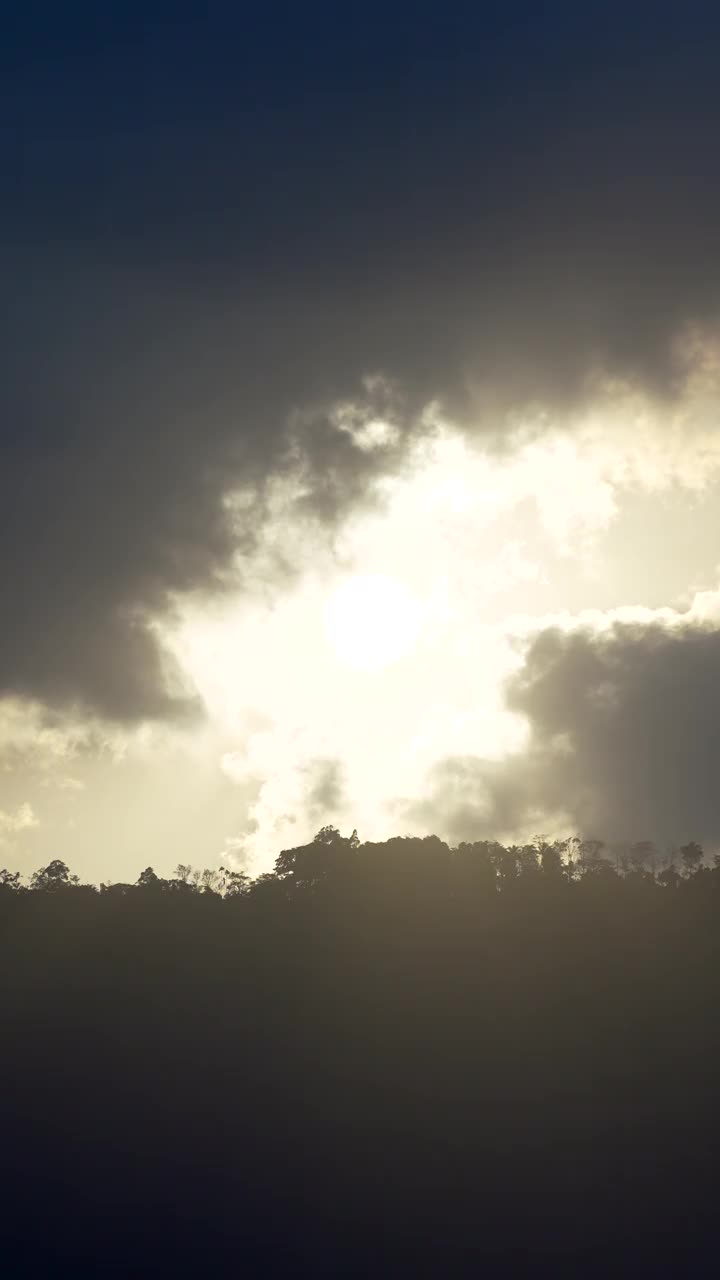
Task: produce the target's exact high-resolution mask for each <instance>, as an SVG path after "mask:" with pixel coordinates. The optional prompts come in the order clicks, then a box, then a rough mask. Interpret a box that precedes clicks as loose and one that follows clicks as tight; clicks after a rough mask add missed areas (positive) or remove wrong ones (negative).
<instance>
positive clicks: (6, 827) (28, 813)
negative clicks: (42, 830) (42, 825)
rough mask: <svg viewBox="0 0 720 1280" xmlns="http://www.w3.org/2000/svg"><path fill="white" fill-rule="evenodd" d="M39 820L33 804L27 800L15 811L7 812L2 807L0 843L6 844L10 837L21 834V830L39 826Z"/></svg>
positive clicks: (0, 812) (0, 813)
mask: <svg viewBox="0 0 720 1280" xmlns="http://www.w3.org/2000/svg"><path fill="white" fill-rule="evenodd" d="M38 822H39V820H38V818H37V817H36V815H35V813H34V811H33V808H32V805H30V804H28V803H27V801H26V802H25V803H23V804H21V805H19V806H18V808H17V809H16V810H15V812H14V813H6V812H4V810H2V809H0V844H4V843H5V842H6V841H7V840H8V838H12V837H13V836H16V835H19V833H20V832H21V831H29V830H31V829H32V828H33V827H37V826H38Z"/></svg>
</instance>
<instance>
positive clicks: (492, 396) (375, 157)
mask: <svg viewBox="0 0 720 1280" xmlns="http://www.w3.org/2000/svg"><path fill="white" fill-rule="evenodd" d="M471 8H472V7H471V6H466V10H467V12H465V13H463V14H462V15H455V17H454V18H453V20H452V21H449V22H448V23H447V24H444V23H443V24H441V25H440V26H438V24H436V23H435V22H434V21H433V22H432V23H426V22H423V21H417V22H413V23H411V24H410V25H409V26H408V24H407V22H405V21H404V20H402V19H401V18H400V17H397V18H395V19H392V18H389V17H388V16H387V14H383V17H382V25H381V28H380V27H379V26H378V28H377V29H382V32H383V38H382V40H378V39H377V38H376V26H375V24H376V22H377V21H378V19H377V15H375V14H374V13H372V12H371V11H368V12H367V13H364V17H363V19H362V20H361V21H360V23H359V29H356V28H355V27H354V26H353V32H352V33H348V32H347V31H346V30H345V26H346V24H339V25H332V24H331V26H328V18H327V14H326V13H323V15H322V17H321V18H320V19H319V21H320V22H321V24H322V32H319V30H318V28H317V26H316V22H315V20H307V21H306V20H305V19H304V20H303V23H302V25H301V26H298V28H297V30H295V33H294V36H293V40H292V41H289V42H288V48H292V50H293V56H292V58H285V57H281V56H280V54H279V52H278V48H277V40H276V38H275V37H274V35H271V33H270V31H269V29H268V30H265V28H264V27H263V29H262V30H259V29H256V28H255V27H254V28H253V34H252V35H251V34H250V33H248V32H247V31H245V29H244V28H243V30H242V33H241V35H240V37H239V38H238V34H239V33H238V28H237V27H236V26H235V25H234V22H233V20H232V19H228V21H227V23H226V22H225V21H224V20H223V21H220V20H216V19H214V18H212V17H208V19H207V22H202V23H200V27H201V28H202V32H201V33H200V32H199V31H198V32H197V33H195V34H193V35H192V36H191V35H190V34H189V33H186V34H183V33H182V32H180V31H178V32H177V33H176V36H175V37H174V40H173V42H172V44H171V45H170V46H168V48H167V49H164V50H163V58H162V64H163V89H162V92H161V93H159V94H158V95H150V97H148V96H147V95H144V94H139V95H118V94H117V92H116V88H115V87H116V86H117V84H118V83H119V82H120V80H121V81H122V83H127V82H129V81H130V80H132V81H133V82H137V83H139V84H148V83H153V82H154V77H155V76H156V73H157V65H158V64H157V50H156V49H155V48H154V47H152V41H151V42H150V44H148V45H147V47H146V42H145V41H141V42H138V41H135V40H129V41H126V40H124V39H117V38H115V33H114V28H106V26H105V22H106V19H104V18H103V19H101V20H100V22H99V25H98V27H97V30H94V31H93V32H84V35H83V40H84V41H85V42H86V43H85V44H84V45H83V47H84V48H86V50H87V56H86V58H85V60H84V63H83V67H82V68H81V67H79V65H78V62H77V58H76V57H75V56H69V54H68V48H67V47H66V45H65V44H64V43H63V41H62V40H59V37H58V34H57V33H54V35H53V36H52V37H50V38H51V39H52V40H58V44H57V46H54V45H53V46H52V56H48V57H47V58H46V57H42V56H37V52H36V50H35V44H34V41H35V38H36V35H37V33H36V32H34V31H33V33H32V40H29V39H28V35H27V33H25V35H23V33H22V31H21V30H20V28H18V29H17V30H15V29H14V30H13V32H12V33H10V35H9V39H10V44H9V46H8V68H9V69H10V68H11V69H12V74H10V73H9V75H8V77H7V83H6V85H5V90H6V93H7V95H8V120H9V122H10V124H9V127H10V132H11V133H12V134H13V136H15V137H17V139H18V146H19V147H20V148H21V149H22V155H23V163H22V164H17V165H15V164H14V163H9V164H8V165H7V166H6V171H5V183H4V191H3V200H2V205H1V209H0V219H1V222H2V228H1V229H2V237H1V242H2V245H3V248H2V259H3V260H2V263H0V267H1V268H2V275H3V288H4V294H5V301H6V314H7V315H8V317H11V320H8V322H7V323H6V324H5V325H4V327H3V331H2V333H1V334H0V340H1V341H2V347H3V355H4V357H5V362H6V365H7V371H6V374H5V377H4V378H3V383H2V387H3V390H2V404H1V405H0V445H1V447H2V467H1V468H0V510H2V513H3V515H2V518H3V546H4V547H9V548H11V552H10V554H8V555H3V558H2V568H1V569H0V591H1V592H2V600H3V617H4V626H3V631H2V636H0V671H1V672H2V686H1V687H0V693H5V694H7V693H12V694H17V695H22V696H26V697H29V698H36V699H40V700H43V701H45V702H47V703H49V704H51V705H53V706H62V707H65V708H68V707H69V708H76V707H77V708H78V709H80V710H82V709H85V710H89V711H90V712H92V713H97V714H98V715H101V716H104V717H106V718H112V719H116V720H118V721H125V722H133V721H135V720H138V719H143V718H148V717H156V718H160V719H162V718H167V719H173V718H179V719H181V720H182V719H183V718H184V717H188V716H192V715H193V714H196V713H198V711H199V708H198V706H197V703H196V701H195V700H194V691H193V690H192V689H191V688H188V687H186V686H185V685H184V684H183V682H182V681H181V680H180V678H179V674H178V672H177V670H173V669H172V668H171V664H170V661H169V659H168V657H167V655H166V654H163V653H162V651H161V648H160V644H159V636H158V633H157V632H156V631H154V630H153V628H152V625H151V624H152V622H153V620H154V619H157V618H159V617H160V618H162V619H163V620H164V621H166V622H167V621H168V620H169V619H170V618H171V617H172V609H173V606H174V603H175V601H176V598H177V597H178V595H182V594H183V593H186V592H193V591H198V592H208V593H209V592H212V591H213V590H215V589H218V588H219V587H220V586H221V585H222V584H223V583H226V582H227V580H228V577H231V578H232V576H233V573H235V572H236V571H237V568H238V558H237V556H238V552H240V553H243V554H244V553H245V552H250V551H252V548H253V546H254V543H255V540H256V538H257V535H258V532H259V530H260V528H261V527H262V526H263V525H264V523H265V511H264V501H265V496H266V487H267V484H268V482H269V480H270V479H271V478H274V477H277V476H278V475H279V476H284V475H290V476H293V477H296V478H297V479H298V480H299V482H300V484H301V487H303V488H304V491H305V492H304V495H303V496H302V498H300V497H299V498H298V502H300V501H302V503H303V504H304V509H305V511H306V512H307V513H308V515H309V516H311V517H312V518H314V519H317V520H320V521H326V522H329V523H331V524H332V523H333V522H334V521H336V520H341V519H342V517H343V515H344V513H345V512H346V511H347V510H348V508H349V506H351V505H352V504H353V503H355V502H357V501H364V498H365V496H366V493H367V490H368V486H369V485H372V483H373V480H374V478H375V477H376V476H377V475H378V474H379V472H380V471H381V470H382V469H383V468H385V469H387V470H392V469H393V467H394V466H395V463H396V461H397V459H398V458H399V457H401V456H402V452H403V447H404V442H405V440H406V438H407V436H408V434H410V435H414V434H416V433H417V432H418V431H420V430H421V427H420V422H421V416H422V408H423V407H424V406H426V405H427V404H429V403H430V402H433V401H441V402H442V403H443V405H444V406H445V410H446V412H447V415H448V418H449V420H451V421H454V422H457V423H459V424H461V425H463V426H464V427H465V428H466V429H467V430H469V431H472V432H473V433H475V432H477V433H479V434H481V435H487V436H488V438H489V437H494V438H495V440H496V442H500V441H501V440H502V438H505V437H512V435H513V433H512V430H510V428H509V427H508V415H510V416H512V414H513V413H514V412H515V411H517V410H518V409H519V408H523V407H524V406H526V405H527V404H528V403H532V404H534V405H539V406H541V408H547V407H548V406H549V407H550V409H551V410H552V412H553V414H554V415H555V418H556V419H559V418H563V420H566V419H567V418H568V416H572V414H573V413H574V412H575V411H576V409H577V406H578V405H582V404H584V403H585V402H586V399H587V394H588V393H587V384H588V374H589V373H592V372H593V371H601V372H604V373H606V372H608V371H609V372H610V373H611V374H612V375H613V376H614V377H616V378H618V379H621V380H625V381H626V382H628V383H630V384H632V385H634V386H639V387H641V388H642V389H643V390H645V391H647V392H648V393H650V394H652V395H654V396H656V397H657V398H659V399H662V400H663V401H667V402H672V400H673V397H674V396H675V394H676V389H677V388H676V384H677V380H678V376H679V374H678V368H679V364H678V362H679V360H680V357H679V356H678V353H677V351H676V350H675V349H674V346H673V343H674V339H675V337H676V335H677V334H678V332H681V331H682V330H683V327H684V326H685V325H686V324H687V323H688V322H689V321H693V322H698V323H700V324H706V325H709V324H711V323H712V321H713V318H714V317H716V316H717V313H718V308H719V307H720V294H719V292H718V288H717V283H716V281H715V279H714V276H713V273H712V271H709V270H708V268H707V264H708V262H712V261H713V260H714V256H715V240H716V228H717V225H718V213H719V210H720V183H719V182H718V180H717V176H716V175H715V174H714V173H713V172H712V171H711V166H710V167H709V166H708V162H707V157H708V156H710V155H712V154H713V152H714V148H715V136H714V118H715V112H714V111H713V109H712V107H713V104H714V103H715V102H716V100H717V92H718V90H717V76H716V69H715V66H714V64H713V63H712V59H711V57H710V52H709V51H710V50H711V49H712V46H713V42H712V40H711V39H708V40H702V39H698V40H694V39H689V38H688V39H687V40H684V41H681V42H678V41H677V40H676V39H675V34H674V32H673V30H672V26H671V25H670V26H668V23H667V22H666V21H665V20H663V19H661V18H660V17H657V19H656V18H654V19H653V22H652V24H648V23H647V22H646V21H644V20H643V21H642V22H639V21H638V22H635V21H634V20H632V19H631V18H629V17H628V16H627V14H626V13H624V12H623V15H622V30H623V59H622V65H620V61H619V59H618V54H617V46H616V44H612V43H610V42H609V41H608V40H606V39H605V37H604V35H603V32H602V31H601V30H600V29H599V28H598V27H597V24H595V23H594V22H592V21H591V19H590V18H589V17H587V16H586V17H585V18H584V19H581V18H575V17H570V16H567V19H565V18H564V19H563V22H562V23H561V24H560V25H561V27H562V30H561V31H558V29H557V27H556V26H555V25H554V24H553V23H552V22H551V23H548V24H543V26H542V27H540V26H538V25H537V21H536V19H535V18H534V17H533V15H531V14H528V15H525V18H524V19H523V21H521V22H516V21H511V20H510V19H505V18H503V17H502V16H500V15H499V14H497V15H488V14H487V13H485V12H484V11H483V6H476V7H475V8H476V13H474V14H473V13H472V12H471ZM306 18H307V15H306ZM107 21H109V19H108V20H107ZM113 21H114V19H113ZM365 24H367V25H365ZM226 28H227V29H226ZM701 28H702V24H701V27H700V28H699V29H701ZM607 29H608V31H613V30H615V24H614V22H612V21H608V23H607ZM193 31H194V32H195V28H193ZM409 31H411V34H410V35H409V34H408V32H409ZM320 34H321V35H322V38H321V39H320V38H318V37H319V35H320ZM13 42H17V44H16V45H15V44H14V43H13ZM408 42H409V43H408ZM230 49H232V50H233V59H232V62H231V63H228V60H227V57H228V50H230ZM278 57H280V62H279V63H278ZM237 59H240V60H241V66H242V69H241V66H240V64H239V63H238V62H237ZM189 66H192V68H193V71H192V77H191V87H189V85H188V67H189ZM429 66H431V67H432V77H431V79H432V91H429V81H428V67H429ZM98 67H101V68H102V73H100V74H98V73H97V71H96V72H95V73H93V72H91V71H90V70H89V69H90V68H96V69H97V68H98ZM627 67H632V74H628V72H627V70H626V68H627ZM88 76H90V79H89V80H88V79H87V78H86V77H88ZM610 83H612V86H613V90H612V93H609V92H608V89H607V86H608V84H610ZM114 86H115V87H114ZM88 101H91V102H92V103H93V110H91V111H89V110H88V109H87V103H88ZM28 102H37V103H46V104H47V108H48V109H47V110H43V111H39V110H38V111H28V109H27V103H28ZM248 102H252V104H253V105H252V110H249V109H248ZM668 103H669V104H671V106H670V107H668ZM161 104H162V105H161ZM188 104H191V105H190V106H189V105H188ZM378 372H379V373H380V374H381V375H382V377H381V378H380V380H379V381H376V382H375V383H374V384H372V385H370V384H366V385H365V387H364V390H363V391H362V394H361V395H360V396H359V397H358V398H359V400H360V401H362V400H363V398H365V399H367V401H368V404H369V408H368V409H367V411H366V409H364V408H361V409H359V410H356V409H352V408H351V409H350V410H348V409H347V407H346V408H345V409H339V408H338V407H337V406H338V405H345V406H347V404H348V402H351V403H354V397H355V393H356V390H357V389H358V388H362V387H363V382H362V380H363V378H365V377H366V376H367V375H368V374H377V373H378ZM390 385H392V386H394V387H399V388H402V396H401V398H402V401H403V404H402V407H401V410H398V407H397V404H396V403H395V401H396V400H397V396H398V394H399V393H393V395H392V396H389V397H388V395H387V394H386V393H385V392H383V393H382V394H380V393H379V392H378V390H377V388H378V387H379V386H384V387H387V386H390ZM371 402H372V403H371ZM333 418H334V420H333ZM288 424H291V425H290V426H288ZM551 479H552V477H551V475H548V478H547V487H548V495H550V494H551V493H553V494H554V495H555V496H554V497H552V498H551V497H550V496H549V497H548V506H547V512H548V516H549V514H550V504H551V503H552V508H553V510H554V512H555V515H556V518H557V520H558V522H559V525H561V524H562V511H563V504H562V502H560V501H557V500H556V498H557V494H556V491H555V490H553V487H552V484H551ZM588 488H589V486H588ZM240 491H242V492H245V493H248V492H250V493H252V494H253V495H254V502H253V504H251V507H250V508H248V509H247V512H246V515H247V518H246V519H245V520H244V522H243V523H242V525H241V524H240V523H239V522H238V519H237V512H235V516H234V517H233V515H232V513H231V512H230V511H229V509H228V507H227V505H226V504H225V502H224V498H225V497H226V495H227V494H228V493H233V492H240ZM594 502H595V505H593V506H592V508H591V507H590V506H588V508H587V510H588V514H589V515H590V512H591V511H592V520H594V521H595V522H598V521H600V520H602V519H608V518H610V516H611V514H612V495H611V494H609V493H608V492H607V490H605V489H602V488H601V487H600V486H596V488H595V491H594ZM568 537H569V538H571V537H572V531H570V533H569V534H568Z"/></svg>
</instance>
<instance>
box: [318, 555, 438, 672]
mask: <svg viewBox="0 0 720 1280" xmlns="http://www.w3.org/2000/svg"><path fill="white" fill-rule="evenodd" d="M420 626H421V610H420V605H419V604H418V602H417V601H416V600H415V598H414V597H413V596H412V594H411V593H410V591H409V590H408V589H407V587H406V586H405V585H404V583H402V582H400V581H399V580H398V579H397V578H392V577H387V576H385V575H384V574H376V573H373V574H356V575H353V576H352V577H350V578H348V579H346V581H345V582H343V583H341V585H340V586H339V587H337V589H336V590H335V591H334V592H333V594H332V595H331V597H330V600H329V601H328V604H327V607H326V610H325V633H326V636H327V638H328V640H329V642H330V645H331V647H332V649H333V650H334V652H335V654H336V655H337V657H338V658H339V659H340V661H341V662H342V663H344V664H345V665H346V666H348V667H352V668H353V669H354V670H356V671H379V670H381V669H382V668H383V667H388V666H390V665H391V664H392V663H395V662H398V661H399V660H400V659H401V658H403V657H405V656H406V655H407V654H408V653H409V652H410V651H411V650H412V649H413V648H414V647H415V644H416V642H417V638H418V634H419V631H420Z"/></svg>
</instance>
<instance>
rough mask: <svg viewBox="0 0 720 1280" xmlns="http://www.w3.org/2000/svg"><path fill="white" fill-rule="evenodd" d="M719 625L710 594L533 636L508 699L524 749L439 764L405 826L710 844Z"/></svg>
mask: <svg viewBox="0 0 720 1280" xmlns="http://www.w3.org/2000/svg"><path fill="white" fill-rule="evenodd" d="M719 622H720V596H718V593H716V592H713V593H710V592H707V593H703V594H701V595H699V596H698V597H697V598H696V600H695V601H694V603H693V605H692V607H691V608H690V609H689V610H687V611H686V612H684V613H679V612H676V611H674V610H671V609H664V610H658V611H651V610H642V609H627V610H617V611H614V612H612V613H610V614H607V615H601V614H599V613H597V614H596V615H594V616H593V615H589V614H588V615H585V616H584V617H580V618H575V619H571V618H570V617H566V618H564V619H562V620H559V621H558V622H557V623H556V624H555V625H546V626H539V624H538V623H537V622H536V624H535V628H536V629H535V634H534V635H532V636H531V638H530V639H529V642H528V645H527V651H526V654H525V658H524V662H523V664H522V666H521V667H520V669H519V670H518V671H517V672H516V673H514V674H513V675H512V676H511V677H510V678H509V680H508V683H507V688H506V697H507V705H508V708H509V709H510V710H511V711H512V712H514V713H516V714H518V715H521V716H523V717H525V718H526V720H527V722H528V725H529V738H528V740H527V744H526V745H525V747H524V748H523V749H522V750H521V751H519V752H517V753H515V754H511V755H509V756H507V757H506V758H505V759H504V760H501V761H493V762H489V761H486V760H482V759H480V758H478V757H473V756H471V755H468V756H464V757H453V758H447V759H445V760H443V761H439V762H438V763H436V764H435V765H434V766H433V767H432V768H431V769H430V771H429V774H428V777H427V779H426V788H425V793H424V797H423V799H422V800H420V801H418V802H415V803H414V804H411V805H409V806H408V810H407V811H408V813H409V814H410V815H411V816H412V817H413V818H414V819H416V820H424V821H426V822H428V823H430V824H431V825H434V827H435V828H437V829H438V830H440V831H441V833H443V834H447V835H449V836H451V837H453V838H456V839H468V838H472V837H476V838H477V837H479V836H482V835H488V834H494V835H503V834H510V835H512V834H531V833H532V832H533V831H537V830H544V831H547V830H549V829H550V830H553V831H558V830H560V831H562V830H563V829H565V830H567V829H574V830H578V831H580V832H582V833H584V834H585V835H596V836H601V837H603V838H610V839H622V838H626V839H632V840H636V839H643V838H651V839H657V840H659V841H681V840H687V839H689V838H690V837H693V838H698V839H701V840H706V841H709V842H714V843H717V842H718V841H720V810H718V805H717V778H716V773H717V759H718V753H719V751H720V682H719V681H718V673H719V672H720V628H719V627H718V623H719Z"/></svg>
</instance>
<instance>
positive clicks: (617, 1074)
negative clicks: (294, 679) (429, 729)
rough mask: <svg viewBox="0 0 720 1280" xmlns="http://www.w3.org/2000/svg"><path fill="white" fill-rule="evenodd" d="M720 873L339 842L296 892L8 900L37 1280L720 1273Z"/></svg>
mask: <svg viewBox="0 0 720 1280" xmlns="http://www.w3.org/2000/svg"><path fill="white" fill-rule="evenodd" d="M719 890H720V866H718V860H717V859H710V858H707V857H705V855H704V853H703V850H702V848H701V847H700V846H699V845H698V844H697V843H694V842H692V843H688V844H686V845H684V846H683V847H682V848H680V849H678V850H677V851H670V852H666V853H663V854H660V853H659V852H658V851H657V850H656V849H655V848H654V846H653V845H651V844H649V843H648V842H643V843H641V844H632V845H615V846H607V847H606V846H604V845H603V844H602V843H601V842H600V841H598V840H581V839H572V840H566V841H549V840H547V839H545V838H543V837H538V838H537V839H536V840H535V841H533V842H532V843H530V844H526V845H523V846H513V847H507V846H504V845H501V844H499V843H496V842H488V841H481V842H475V843H464V844H460V845H459V846H458V847H457V848H450V847H449V846H448V845H447V844H446V843H444V842H443V841H441V840H439V839H438V838H437V837H434V836H430V837H427V838H425V839H416V838H409V837H405V838H398V839H392V840H388V841H385V842H378V843H372V842H366V843H361V842H360V841H359V840H358V837H357V835H356V833H353V835H352V836H350V837H344V836H341V835H340V833H339V832H338V831H337V830H336V829H335V828H333V827H325V828H323V829H322V830H321V831H320V832H318V834H317V836H316V837H315V839H314V840H313V841H312V842H311V843H310V844H307V845H303V846H301V847H298V848H295V849H288V850H284V851H283V852H282V853H280V855H279V857H278V858H277V860H276V863H275V869H274V871H273V873H271V874H266V875H261V876H259V877H257V878H256V879H250V878H249V877H248V876H246V875H244V874H243V873H242V872H239V871H233V870H229V869H215V870H207V871H194V870H193V869H192V868H191V867H189V866H179V867H178V868H177V871H176V873H175V874H174V875H173V876H172V877H171V878H162V877H160V876H157V875H156V874H155V872H154V871H153V870H152V868H147V870H145V871H144V872H143V873H142V874H141V876H140V877H139V879H138V881H137V883H136V884H134V885H129V884H104V885H101V886H100V887H99V888H96V887H94V886H91V885H82V884H80V883H79V882H78V879H77V877H75V876H73V875H72V874H71V872H70V870H69V868H68V867H67V865H66V864H65V863H64V862H61V861H53V862H51V863H50V864H49V865H48V866H46V867H44V868H41V869H40V870H38V871H36V872H35V873H34V875H32V877H31V879H30V882H29V884H27V885H25V884H24V883H23V881H22V878H21V877H20V876H19V875H18V874H17V873H11V872H7V871H5V872H0V938H1V943H0V950H1V957H2V965H1V967H0V971H1V973H2V980H1V988H0V1016H1V1020H2V1021H1V1026H2V1042H3V1049H2V1055H1V1056H0V1098H2V1109H1V1115H0V1119H1V1122H2V1125H1V1128H0V1134H1V1135H2V1144H3V1148H2V1149H3V1163H4V1167H5V1170H6V1175H7V1176H6V1179H5V1181H6V1189H5V1193H4V1211H5V1212H4V1218H5V1227H4V1229H3V1237H2V1239H3V1244H2V1246H1V1247H2V1250H3V1251H4V1257H5V1262H6V1268H5V1270H6V1273H7V1274H8V1275H13V1276H14V1275H19V1274H41V1275H54V1274H60V1269H61V1268H67V1267H68V1266H70V1267H72V1268H73V1274H81V1273H84V1274H91V1275H97V1274H105V1273H109V1274H123V1275H125V1274H148V1275H150V1274H153V1273H159V1274H165V1272H167V1273H168V1274H176V1273H178V1272H179V1271H181V1270H187V1271H189V1272H191V1273H193V1274H228V1275H229V1274H232V1275H238V1274H250V1275H275V1274H282V1275H286V1274H293V1273H294V1274H302V1275H304V1274H308V1275H318V1274H323V1275H338V1276H341V1275H347V1274H358V1275H368V1274H381V1275H385V1274H387V1275H404V1274H408V1275H421V1274H432V1275H438V1276H440V1275H442V1276H445V1275H461V1274H462V1275H465V1274H467V1275H475V1274H477V1272H478V1270H480V1269H482V1267H483V1266H485V1265H488V1266H490V1267H491V1268H494V1269H495V1271H496V1272H497V1271H498V1270H499V1269H501V1268H502V1269H505V1268H509V1269H511V1270H513V1271H514V1272H516V1273H519V1272H522V1271H527V1272H528V1273H529V1272H530V1271H533V1272H535V1271H536V1270H537V1269H538V1268H542V1267H547V1266H551V1267H553V1268H555V1267H558V1266H564V1265H568V1266H570V1267H572V1268H575V1269H577V1273H578V1274H580V1273H581V1272H582V1273H583V1274H587V1273H593V1274H603V1275H606V1274H608V1272H609V1271H612V1272H613V1273H614V1274H625V1273H627V1274H637V1272H638V1269H643V1268H644V1269H645V1270H646V1272H647V1273H648V1274H653V1275H658V1274H666V1273H667V1274H678V1273H683V1268H684V1269H685V1272H686V1273H687V1268H688V1267H691V1268H692V1267H696V1266H699V1265H700V1264H701V1262H702V1263H703V1265H704V1260H705V1259H706V1258H707V1256H708V1251H709V1250H711V1251H713V1253H712V1256H717V1241H716V1230H717V1228H716V1223H717V1217H718V1193H717V1189H716V1185H715V1167H716V1161H717V1145H716V1143H717V1137H718V1130H717V1121H716V1116H715V1110H716V1104H717V1092H718V1083H717V1082H718V1069H719V1068H720V1034H719V1027H720V1022H719V1020H718V1011H720V928H719V926H720V892H718V891H719Z"/></svg>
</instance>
